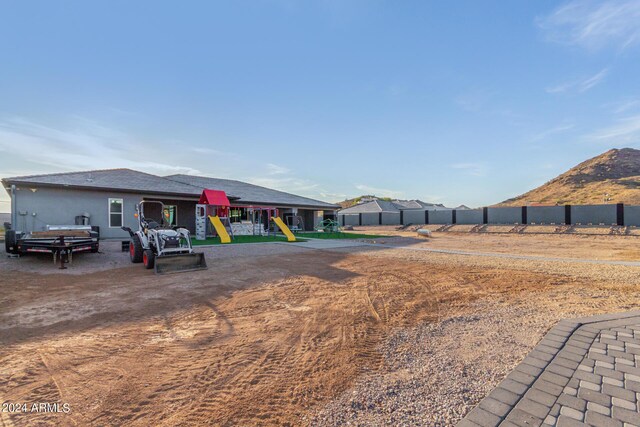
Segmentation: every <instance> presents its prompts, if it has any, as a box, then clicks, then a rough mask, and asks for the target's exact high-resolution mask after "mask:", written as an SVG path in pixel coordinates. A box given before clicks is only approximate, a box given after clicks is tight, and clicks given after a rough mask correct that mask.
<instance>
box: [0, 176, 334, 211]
mask: <svg viewBox="0 0 640 427" xmlns="http://www.w3.org/2000/svg"><path fill="white" fill-rule="evenodd" d="M2 183H3V185H4V186H5V188H8V187H9V185H11V184H16V185H33V186H50V187H73V188H81V189H86V190H103V191H106V190H117V191H122V192H132V193H148V194H158V195H163V194H166V195H172V196H182V197H193V198H199V197H200V195H201V194H202V191H203V190H204V189H213V190H222V191H224V192H225V193H226V194H227V197H228V198H229V199H231V200H238V199H239V200H238V202H241V203H243V204H250V203H251V204H263V205H276V206H292V207H312V208H318V209H338V208H339V206H337V205H333V204H330V203H325V202H321V201H319V200H314V199H309V198H307V197H302V196H296V195H295V194H290V193H285V192H283V191H277V190H272V189H270V188H265V187H260V186H258V185H253V184H248V183H246V182H241V181H235V180H230V179H220V178H207V177H200V176H192V175H172V176H168V177H161V176H157V175H152V174H149V173H144V172H139V171H135V170H132V169H105V170H94V171H84V172H65V173H54V174H47V175H29V176H19V177H12V178H4V179H2Z"/></svg>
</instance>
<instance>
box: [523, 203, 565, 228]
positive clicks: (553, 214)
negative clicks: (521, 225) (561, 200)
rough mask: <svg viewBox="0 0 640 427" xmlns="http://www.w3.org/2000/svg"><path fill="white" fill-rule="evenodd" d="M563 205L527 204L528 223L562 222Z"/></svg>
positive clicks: (563, 214)
mask: <svg viewBox="0 0 640 427" xmlns="http://www.w3.org/2000/svg"><path fill="white" fill-rule="evenodd" d="M564 216H565V207H564V206H528V207H527V222H528V223H529V224H564Z"/></svg>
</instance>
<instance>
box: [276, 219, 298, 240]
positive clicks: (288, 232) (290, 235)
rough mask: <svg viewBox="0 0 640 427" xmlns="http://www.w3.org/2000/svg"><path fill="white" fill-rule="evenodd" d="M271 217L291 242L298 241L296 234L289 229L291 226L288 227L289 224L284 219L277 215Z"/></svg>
mask: <svg viewBox="0 0 640 427" xmlns="http://www.w3.org/2000/svg"><path fill="white" fill-rule="evenodd" d="M271 219H272V220H273V222H275V223H276V225H277V226H278V228H279V229H280V231H282V232H283V233H284V235H285V236H287V241H289V242H295V241H296V236H294V235H293V233H292V232H291V230H289V227H287V224H285V223H284V222H283V221H282V219H280V218H278V217H277V216H274V217H272V218H271Z"/></svg>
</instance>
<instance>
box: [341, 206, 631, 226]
mask: <svg viewBox="0 0 640 427" xmlns="http://www.w3.org/2000/svg"><path fill="white" fill-rule="evenodd" d="M338 220H339V221H340V224H343V225H409V224H582V225H587V224H593V225H599V224H605V225H616V224H617V225H630V226H638V227H640V206H624V205H622V204H613V205H612V204H609V205H576V206H570V205H565V206H524V207H522V206H521V207H505V208H482V209H461V210H456V209H454V210H430V211H428V214H427V215H425V211H424V210H412V209H408V210H403V211H402V213H401V214H398V213H390V212H384V213H382V214H380V213H363V214H347V215H343V214H340V213H338Z"/></svg>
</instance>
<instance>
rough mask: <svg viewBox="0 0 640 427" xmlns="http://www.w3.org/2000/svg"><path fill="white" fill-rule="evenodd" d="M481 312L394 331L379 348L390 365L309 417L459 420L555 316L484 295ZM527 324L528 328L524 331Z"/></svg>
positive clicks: (357, 421) (325, 421)
mask: <svg viewBox="0 0 640 427" xmlns="http://www.w3.org/2000/svg"><path fill="white" fill-rule="evenodd" d="M473 311H474V313H475V314H473V315H465V316H456V317H451V318H448V319H445V320H443V321H441V322H438V323H425V324H422V325H420V326H418V327H414V328H410V329H401V330H398V331H395V332H394V333H393V334H392V335H391V336H390V338H389V339H388V340H386V342H385V343H384V344H383V345H382V346H381V348H380V349H379V351H380V352H382V354H383V355H384V364H385V366H384V368H383V369H381V370H380V371H378V372H369V373H363V375H362V376H361V377H360V379H359V380H358V382H357V384H356V385H355V387H353V388H352V389H350V390H348V391H346V392H345V393H343V394H342V395H340V396H339V397H338V398H336V399H334V400H333V401H332V402H330V403H329V404H328V405H326V406H324V407H323V408H321V409H320V410H319V411H318V412H317V414H316V415H315V416H314V417H313V418H312V419H311V420H309V423H310V424H311V425H319V426H339V425H358V426H380V425H394V426H416V425H420V426H453V425H455V424H456V423H457V422H458V421H459V420H460V419H462V417H463V416H464V415H465V414H466V413H467V412H468V411H470V410H471V409H472V408H474V407H475V405H477V404H478V402H479V401H480V400H481V399H482V398H483V397H484V396H485V395H486V394H488V393H489V392H490V391H491V390H492V389H493V388H494V387H495V386H496V385H497V384H498V383H499V382H500V381H501V380H502V379H503V378H504V377H505V376H506V375H507V374H508V373H509V372H510V371H511V370H512V369H513V368H514V367H515V366H516V365H517V364H518V363H519V362H520V361H521V360H522V359H523V358H524V357H525V355H526V354H527V353H528V352H529V351H531V349H532V348H533V347H534V346H535V344H536V343H537V341H538V340H539V339H540V338H541V337H542V336H543V335H544V334H545V332H546V331H547V330H548V329H549V328H550V327H551V326H552V325H553V324H554V323H555V321H556V320H557V319H556V318H552V317H550V316H545V315H540V314H537V313H536V310H535V308H533V307H513V306H511V307H509V306H504V305H497V304H496V303H494V302H488V301H483V302H480V303H478V304H475V305H474V307H473ZM523 329H524V330H527V331H528V332H529V333H527V334H523V333H522V331H523Z"/></svg>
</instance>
